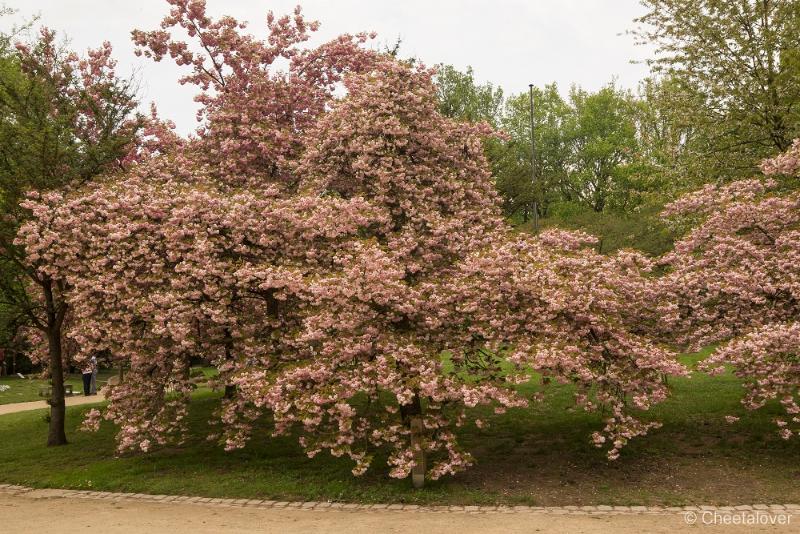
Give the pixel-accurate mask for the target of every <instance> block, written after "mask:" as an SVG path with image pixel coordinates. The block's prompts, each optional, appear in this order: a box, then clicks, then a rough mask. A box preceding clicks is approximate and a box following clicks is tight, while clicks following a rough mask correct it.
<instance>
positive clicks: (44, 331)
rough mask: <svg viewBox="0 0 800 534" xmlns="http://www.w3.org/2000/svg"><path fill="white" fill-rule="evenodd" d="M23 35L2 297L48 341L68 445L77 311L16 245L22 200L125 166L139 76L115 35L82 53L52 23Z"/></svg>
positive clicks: (7, 146)
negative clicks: (125, 74) (68, 336)
mask: <svg viewBox="0 0 800 534" xmlns="http://www.w3.org/2000/svg"><path fill="white" fill-rule="evenodd" d="M14 39H15V38H14V37H11V36H3V38H2V39H0V44H1V46H0V273H2V275H0V303H2V306H3V307H4V309H3V314H2V315H3V318H4V320H5V321H6V322H7V324H8V325H12V326H14V327H18V326H20V325H24V326H26V327H28V328H30V329H33V330H34V331H38V333H39V335H40V337H41V338H43V339H44V340H46V345H47V356H46V358H45V363H46V365H47V369H48V371H49V373H50V378H51V381H52V386H53V389H52V396H51V398H50V401H49V402H50V406H51V410H50V423H49V424H50V429H49V434H48V440H47V443H48V445H62V444H65V443H66V442H67V440H66V435H65V432H64V417H65V403H64V353H63V348H64V342H65V339H64V335H63V330H64V324H65V321H66V320H67V316H68V312H69V310H68V306H67V304H66V302H65V301H64V299H63V293H64V290H65V288H64V287H63V283H62V282H58V281H56V280H53V279H51V278H49V277H47V276H45V275H42V274H40V273H37V272H36V271H34V270H33V269H31V268H29V267H27V264H26V262H25V248H24V243H15V236H16V234H17V230H18V229H19V227H20V225H21V224H22V223H23V222H24V221H25V220H27V219H28V217H29V216H30V214H29V213H28V212H27V210H25V209H24V208H23V207H22V205H21V201H22V200H24V198H25V195H26V194H27V193H29V192H37V193H44V192H47V191H51V190H63V189H65V188H70V187H73V186H77V185H80V184H82V183H85V182H86V181H88V180H92V179H95V178H96V177H97V176H99V175H102V174H105V173H108V172H113V171H114V170H115V169H117V168H119V167H120V166H122V165H123V162H124V160H125V159H126V157H129V156H130V155H131V151H132V147H133V143H134V140H135V139H136V136H137V132H138V130H139V128H140V126H141V119H140V117H138V115H137V114H136V111H135V110H136V106H137V102H136V99H135V98H134V90H133V87H132V85H131V83H130V82H129V81H125V80H121V79H119V78H117V77H116V75H115V74H114V67H115V62H114V60H113V59H112V58H111V47H110V45H109V44H108V43H104V45H103V46H102V47H100V48H99V49H97V50H90V51H89V52H88V53H87V54H86V55H85V56H84V57H80V56H78V55H77V54H75V53H73V52H71V51H69V50H67V49H66V48H65V47H64V46H63V45H61V44H59V42H58V41H57V39H56V34H55V33H54V32H53V31H50V30H48V29H42V30H41V31H40V32H39V34H38V35H35V36H33V37H30V38H28V39H25V40H24V41H19V42H16V43H13V44H12V41H13V40H14Z"/></svg>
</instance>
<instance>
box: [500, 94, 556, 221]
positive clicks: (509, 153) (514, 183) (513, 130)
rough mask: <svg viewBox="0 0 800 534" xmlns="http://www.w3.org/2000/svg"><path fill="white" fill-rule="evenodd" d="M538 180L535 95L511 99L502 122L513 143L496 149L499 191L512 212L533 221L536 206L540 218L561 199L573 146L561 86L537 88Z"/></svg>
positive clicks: (509, 141) (503, 143)
mask: <svg viewBox="0 0 800 534" xmlns="http://www.w3.org/2000/svg"><path fill="white" fill-rule="evenodd" d="M533 98H534V108H533V109H534V144H535V147H536V148H535V160H534V163H535V173H536V174H535V176H534V175H533V173H532V170H531V163H532V159H531V150H532V149H533V147H532V146H531V118H530V112H531V104H530V94H529V93H527V92H526V93H520V94H518V95H514V96H512V97H511V98H509V99H508V100H507V101H506V105H505V108H504V113H503V117H502V119H501V122H500V126H501V128H502V130H503V131H504V132H505V133H506V135H507V136H508V140H507V141H505V142H502V143H497V144H496V145H495V146H493V147H491V151H490V161H491V163H492V167H493V171H494V175H495V179H496V182H497V188H498V190H499V191H500V193H501V194H502V196H503V199H504V204H505V208H506V213H507V214H508V215H509V216H521V218H522V221H523V222H527V220H528V218H529V216H530V215H532V210H533V206H534V204H535V205H536V207H537V209H538V210H539V213H538V214H539V216H542V217H544V216H546V215H547V213H548V209H549V207H550V206H551V205H552V204H553V203H554V202H557V201H559V200H560V199H561V197H562V191H561V188H562V185H563V183H564V180H565V179H566V173H567V169H568V162H569V152H568V150H569V147H568V145H567V141H566V138H565V136H564V129H565V127H566V125H567V123H568V122H569V120H570V117H571V110H570V108H569V106H568V104H567V103H566V102H565V101H564V99H563V98H562V97H561V95H560V94H559V91H558V87H557V86H556V84H550V85H546V86H544V87H543V88H538V87H534V88H533Z"/></svg>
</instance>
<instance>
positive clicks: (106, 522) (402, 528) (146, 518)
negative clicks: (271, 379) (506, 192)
mask: <svg viewBox="0 0 800 534" xmlns="http://www.w3.org/2000/svg"><path fill="white" fill-rule="evenodd" d="M797 519H798V521H797V524H796V525H792V524H790V525H789V526H782V527H781V526H779V527H774V526H741V525H740V526H730V525H712V526H705V525H693V526H692V525H688V524H687V523H686V521H685V519H684V516H683V515H681V514H666V515H644V514H639V515H594V516H592V515H585V516H568V515H554V514H533V513H513V512H512V513H508V514H500V513H498V514H470V513H466V512H441V513H436V512H428V511H399V512H394V511H387V510H382V511H346V510H323V511H317V510H296V509H261V508H249V507H220V506H211V505H202V504H183V503H158V502H137V501H135V500H127V499H125V500H120V501H108V500H92V499H78V498H72V497H52V495H51V494H48V490H40V491H31V492H28V493H25V494H18V495H14V494H3V493H0V531H2V532H9V533H22V532H26V533H27V532H31V533H38V532H53V531H54V530H53V529H54V527H56V526H57V530H63V531H72V532H76V531H79V530H80V531H84V532H102V533H104V534H106V533H109V534H114V533H133V532H135V533H141V532H147V533H161V532H164V533H169V534H184V533H185V534H204V533H209V534H211V533H213V534H226V533H233V532H236V533H250V532H253V533H255V532H259V533H271V532H275V533H281V534H284V533H285V534H294V533H301V532H302V533H305V532H326V533H336V532H346V533H348V534H361V533H364V534H366V533H370V534H372V533H376V532H380V533H384V532H413V533H420V534H429V533H431V534H433V533H443V534H448V533H453V534H467V533H470V532H481V533H491V532H502V533H504V534H513V533H523V532H524V533H532V532H539V533H548V532H554V533H555V532H558V533H564V532H577V533H584V534H599V533H607V532H608V533H611V532H613V533H619V534H634V533H635V534H639V533H650V532H653V533H670V534H674V533H677V532H701V531H703V532H705V531H708V532H726V533H728V532H731V533H739V532H741V533H745V532H800V517H798V518H797ZM790 523H791V521H790Z"/></svg>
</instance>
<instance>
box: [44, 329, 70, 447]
mask: <svg viewBox="0 0 800 534" xmlns="http://www.w3.org/2000/svg"><path fill="white" fill-rule="evenodd" d="M47 344H48V350H49V353H50V380H51V381H52V383H53V389H52V395H51V397H50V400H49V403H50V430H49V432H48V434H47V446H48V447H54V446H56V445H66V444H67V435H66V433H65V432H64V421H65V418H66V412H67V407H66V402H65V401H64V364H63V362H62V360H61V328H60V327H57V328H51V330H50V331H49V332H48V333H47Z"/></svg>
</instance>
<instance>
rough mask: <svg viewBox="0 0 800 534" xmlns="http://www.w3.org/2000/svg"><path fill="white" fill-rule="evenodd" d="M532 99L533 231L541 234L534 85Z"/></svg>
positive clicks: (530, 89)
mask: <svg viewBox="0 0 800 534" xmlns="http://www.w3.org/2000/svg"><path fill="white" fill-rule="evenodd" d="M528 92H529V94H530V97H531V190H532V192H533V231H534V232H536V233H537V234H538V233H539V206H538V202H537V199H538V196H539V195H538V191H537V190H536V140H535V139H536V138H535V137H534V131H533V127H534V122H533V84H532V83H531V84H528Z"/></svg>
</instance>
